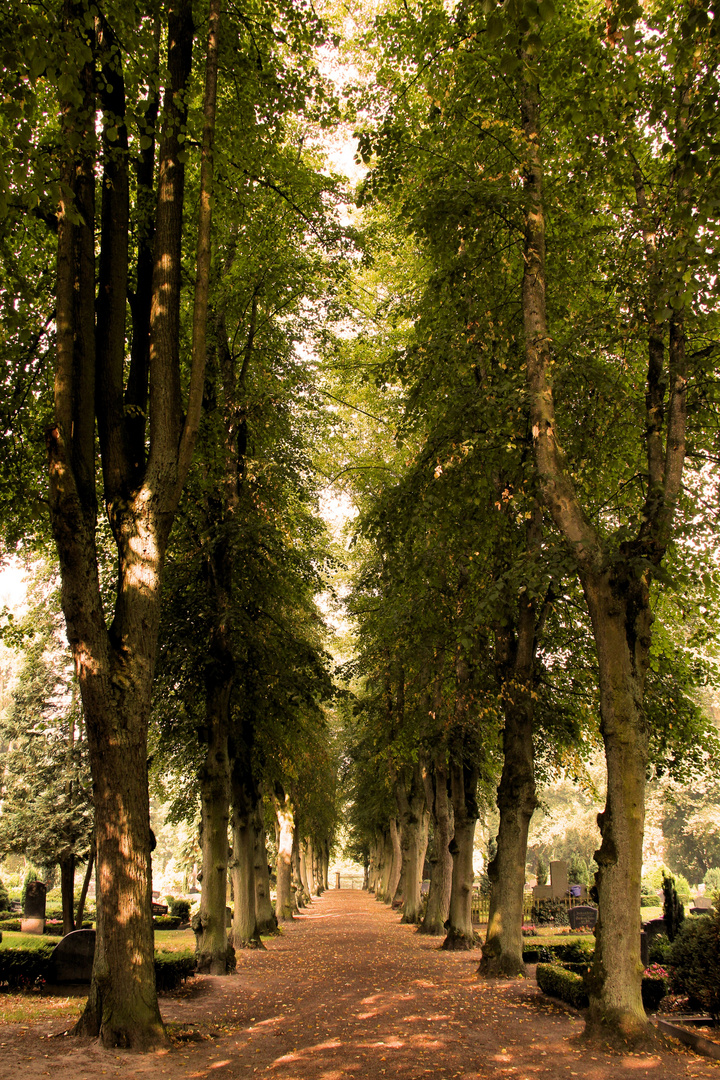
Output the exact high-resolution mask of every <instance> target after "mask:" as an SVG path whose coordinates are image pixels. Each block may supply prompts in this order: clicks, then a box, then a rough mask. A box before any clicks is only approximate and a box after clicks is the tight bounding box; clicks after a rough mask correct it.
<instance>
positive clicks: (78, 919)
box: [75, 836, 95, 930]
mask: <svg viewBox="0 0 720 1080" xmlns="http://www.w3.org/2000/svg"><path fill="white" fill-rule="evenodd" d="M94 865H95V837H94V836H93V840H92V843H91V845H90V851H89V852H88V863H87V866H86V867H85V877H84V878H83V883H82V888H81V890H80V899H79V900H78V906H77V915H76V916H75V929H76V930H82V924H83V915H84V914H85V901H86V899H87V893H88V889H89V888H90V879H91V877H92V872H93V866H94Z"/></svg>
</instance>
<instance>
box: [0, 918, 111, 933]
mask: <svg viewBox="0 0 720 1080" xmlns="http://www.w3.org/2000/svg"><path fill="white" fill-rule="evenodd" d="M92 925H93V924H92V923H91V922H83V924H82V928H83V930H92ZM3 930H14V931H16V932H17V933H18V934H19V933H20V932H21V931H22V923H21V921H20V919H0V933H1V932H2V931H3ZM44 932H45V933H46V934H53V935H54V936H55V937H62V936H63V924H62V922H46V923H45V931H44Z"/></svg>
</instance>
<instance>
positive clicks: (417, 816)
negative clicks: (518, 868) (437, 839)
mask: <svg viewBox="0 0 720 1080" xmlns="http://www.w3.org/2000/svg"><path fill="white" fill-rule="evenodd" d="M395 798H396V800H397V804H398V811H399V814H400V822H401V833H400V836H401V840H400V843H401V851H402V855H401V857H402V875H401V880H402V920H401V921H402V922H404V923H413V924H416V923H419V922H420V881H421V878H422V872H423V862H424V860H425V852H426V850H427V842H428V826H429V820H430V815H429V812H428V810H427V806H426V803H425V785H424V783H423V777H422V767H421V766H420V764H419V763H416V764H415V765H414V766H413V768H412V772H410V773H409V774H408V776H407V778H406V777H404V776H398V777H397V778H396V781H395Z"/></svg>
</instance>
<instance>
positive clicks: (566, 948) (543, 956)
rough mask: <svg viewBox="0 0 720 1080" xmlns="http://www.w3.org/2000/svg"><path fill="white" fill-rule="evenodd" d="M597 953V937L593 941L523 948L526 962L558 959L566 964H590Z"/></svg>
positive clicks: (539, 962) (544, 961)
mask: <svg viewBox="0 0 720 1080" xmlns="http://www.w3.org/2000/svg"><path fill="white" fill-rule="evenodd" d="M594 953H595V939H594V938H593V939H592V941H590V940H588V941H583V940H579V941H568V942H567V944H565V943H564V942H563V943H562V944H559V945H533V946H531V947H530V948H527V949H523V954H522V955H523V960H524V961H525V963H526V964H552V963H554V962H555V961H557V960H560V961H562V962H563V963H566V964H584V965H586V966H587V965H588V964H589V963H590V962H591V961H592V958H593V955H594Z"/></svg>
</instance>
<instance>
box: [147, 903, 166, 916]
mask: <svg viewBox="0 0 720 1080" xmlns="http://www.w3.org/2000/svg"><path fill="white" fill-rule="evenodd" d="M150 907H151V909H152V913H153V915H167V913H168V906H167V904H160V903H158V902H157V901H156V900H153V902H152V904H151V905H150Z"/></svg>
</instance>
